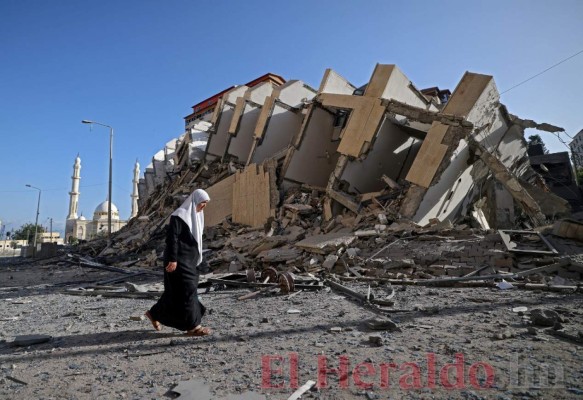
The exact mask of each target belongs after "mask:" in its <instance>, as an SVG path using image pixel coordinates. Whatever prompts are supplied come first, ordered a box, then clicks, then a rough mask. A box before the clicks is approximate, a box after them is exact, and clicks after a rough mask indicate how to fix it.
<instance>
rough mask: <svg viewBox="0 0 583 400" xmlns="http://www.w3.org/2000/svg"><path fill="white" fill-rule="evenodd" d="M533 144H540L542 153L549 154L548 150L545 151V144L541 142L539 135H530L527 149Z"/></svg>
mask: <svg viewBox="0 0 583 400" xmlns="http://www.w3.org/2000/svg"><path fill="white" fill-rule="evenodd" d="M535 144H542V145H543V152H544V153H545V154H549V150H548V149H547V146H545V142H543V139H542V138H541V137H540V135H530V136H529V137H528V147H530V146H533V145H535Z"/></svg>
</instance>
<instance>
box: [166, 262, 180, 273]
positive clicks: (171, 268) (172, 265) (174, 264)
mask: <svg viewBox="0 0 583 400" xmlns="http://www.w3.org/2000/svg"><path fill="white" fill-rule="evenodd" d="M177 266H178V263H177V262H176V261H173V262H172V261H171V262H169V263H168V265H167V266H166V272H174V271H175V270H176V267H177Z"/></svg>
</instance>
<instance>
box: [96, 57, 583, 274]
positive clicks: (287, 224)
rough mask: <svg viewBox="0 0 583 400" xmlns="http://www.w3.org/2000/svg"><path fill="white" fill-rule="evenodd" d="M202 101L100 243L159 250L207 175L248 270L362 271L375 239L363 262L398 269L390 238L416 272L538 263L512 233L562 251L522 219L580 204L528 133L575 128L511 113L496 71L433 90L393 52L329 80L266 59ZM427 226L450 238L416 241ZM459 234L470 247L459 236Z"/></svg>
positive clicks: (124, 253) (216, 247) (235, 254)
mask: <svg viewBox="0 0 583 400" xmlns="http://www.w3.org/2000/svg"><path fill="white" fill-rule="evenodd" d="M274 77H275V78H274ZM194 109H195V110H194V112H193V114H191V115H189V116H187V117H186V118H185V122H186V127H187V129H186V132H185V133H184V134H182V135H180V136H179V137H178V138H176V139H174V140H171V141H170V142H168V143H166V144H165V145H164V147H163V148H162V149H161V150H160V151H158V152H157V153H156V154H155V155H154V157H153V158H152V163H151V164H150V165H149V166H148V167H147V168H146V170H145V172H144V176H143V178H141V179H140V181H139V184H138V189H139V200H138V201H139V212H138V216H137V217H136V218H133V219H132V220H131V221H130V222H129V224H128V226H127V227H126V228H124V229H123V230H122V231H120V232H118V233H116V235H115V236H114V238H113V239H114V240H112V241H111V242H110V243H109V244H108V243H106V241H105V240H102V241H101V242H99V243H98V242H93V243H91V244H88V246H89V247H87V248H86V249H88V250H89V253H90V254H91V255H92V256H99V257H100V258H101V260H102V261H108V262H126V261H127V262H130V261H128V260H132V259H133V260H134V261H131V262H134V263H135V262H137V263H138V265H148V266H153V265H155V264H156V262H157V260H158V259H159V258H160V257H161V256H162V251H163V248H164V243H163V242H164V241H163V238H164V227H165V224H166V222H167V220H168V218H169V216H170V214H171V212H172V211H173V210H174V209H175V208H176V207H178V206H179V205H180V203H181V202H182V201H183V199H184V198H185V196H187V195H188V194H190V193H191V192H192V191H193V190H194V189H196V188H203V189H205V190H206V191H207V192H208V193H209V195H210V197H211V202H210V203H209V205H208V206H207V208H206V209H205V226H206V228H207V229H206V235H207V241H208V250H210V252H211V253H210V257H207V258H209V261H210V263H211V265H213V266H216V267H220V266H226V267H227V268H228V269H229V270H234V271H236V270H238V269H245V268H247V269H249V268H251V269H253V268H255V269H265V267H266V266H269V265H275V266H278V268H279V269H280V270H287V269H290V268H291V270H293V271H295V272H296V273H297V272H315V271H328V272H330V271H333V269H334V268H340V270H342V271H344V270H346V271H350V273H349V274H352V276H356V277H358V276H361V275H362V274H364V272H362V270H361V272H360V273H359V272H358V271H357V270H355V269H354V267H355V264H354V261H351V262H352V263H353V264H352V267H350V265H349V263H347V261H346V260H347V259H346V257H349V258H350V259H354V257H355V254H357V253H358V252H360V251H362V252H363V254H366V253H368V254H367V256H366V257H364V256H362V257H361V258H359V260H360V264H359V265H358V266H359V268H364V267H365V266H366V270H367V271H368V272H367V274H369V273H370V274H378V273H380V272H379V271H376V272H374V271H372V270H370V268H369V267H371V265H372V266H376V267H378V266H382V270H383V271H384V272H383V273H384V274H385V275H383V276H385V277H387V276H389V277H390V276H392V275H390V274H393V273H400V271H401V272H402V271H404V270H398V269H397V270H393V268H395V265H393V264H390V263H388V261H387V260H388V258H387V257H386V256H385V258H384V261H383V262H382V263H380V264H375V261H374V260H375V257H377V258H378V257H382V255H383V253H382V251H381V250H383V249H384V250H386V249H387V248H388V246H392V247H391V253H390V260H392V261H391V262H395V261H396V262H397V267H399V268H405V270H406V271H409V272H411V271H413V270H415V268H413V269H411V268H412V266H418V267H419V268H420V269H419V270H417V272H415V274H417V275H414V276H417V277H424V276H425V277H426V276H427V274H428V273H429V272H428V271H432V272H431V274H434V275H435V274H437V275H441V274H443V271H448V272H447V275H451V274H458V275H456V276H460V275H459V274H460V273H461V272H464V271H465V272H466V273H467V272H468V271H467V270H468V269H471V270H472V271H474V270H475V269H476V268H480V271H483V270H484V268H485V266H489V267H492V268H495V271H498V272H499V271H500V268H506V270H507V272H509V271H512V268H513V266H514V267H515V266H517V265H518V264H524V265H527V264H528V262H526V264H525V261H524V260H517V259H516V257H515V254H514V253H512V252H513V251H514V250H515V249H514V247H512V246H519V247H520V246H522V245H525V246H526V248H530V247H529V246H531V245H533V243H534V242H536V243H537V245H539V246H542V250H541V249H538V251H539V253H537V254H539V255H540V254H543V255H546V256H547V257H549V256H550V255H554V254H556V250H555V249H552V251H550V252H549V250H548V247H550V248H552V245H550V246H548V245H547V241H546V239H545V238H544V237H542V236H539V234H534V235H530V234H527V233H524V232H527V231H528V230H531V229H532V228H536V227H541V226H544V225H547V224H550V223H552V221H554V220H558V219H560V218H563V217H565V216H568V215H569V214H570V208H569V204H568V202H567V201H566V200H564V199H562V198H560V197H558V196H557V195H556V194H554V193H553V192H552V191H551V190H550V189H549V187H548V186H547V184H546V183H545V180H544V179H543V177H542V176H541V174H539V173H537V171H536V170H535V169H534V168H533V167H532V166H531V163H530V161H529V157H528V154H527V143H526V141H525V139H524V131H525V129H527V128H529V129H539V130H543V131H549V132H560V131H562V128H559V127H556V126H553V125H550V124H546V123H542V124H539V123H536V122H534V121H532V120H527V119H522V118H519V117H517V116H515V115H512V114H511V113H509V112H508V110H507V108H506V107H505V106H504V105H503V104H502V103H500V95H499V92H498V90H497V88H496V84H495V82H494V79H493V77H492V76H489V75H483V74H477V73H472V72H466V73H465V74H464V75H463V76H462V78H461V80H460V82H459V83H458V85H457V86H456V88H455V89H454V90H453V92H450V91H449V90H447V89H439V88H437V87H434V88H429V89H423V90H420V89H418V88H417V87H416V86H415V85H414V84H413V83H412V82H411V81H410V79H409V78H408V77H407V76H406V75H405V74H404V73H403V72H402V71H401V70H400V69H399V68H398V67H397V66H396V65H386V64H378V65H376V67H375V68H374V71H373V73H372V75H371V77H370V79H369V81H368V83H366V84H365V85H360V86H356V85H354V84H352V83H350V82H348V81H347V80H346V79H345V78H343V77H342V76H341V75H340V74H338V73H337V72H335V71H333V70H331V69H328V70H326V71H325V73H324V76H323V78H322V80H321V82H320V85H319V87H318V88H317V89H316V88H312V87H310V86H309V85H308V84H306V83H304V82H302V81H300V80H289V81H285V80H283V78H281V77H279V76H277V75H273V74H266V75H264V76H262V77H260V78H258V79H256V80H254V81H252V82H250V83H248V84H245V85H241V86H233V87H230V88H228V89H225V90H223V91H222V92H219V93H218V94H217V95H215V96H213V97H211V98H210V99H209V100H205V101H204V102H201V103H199V105H197V106H195V107H194ZM571 228H572V227H571V226H566V225H565V226H563V228H562V229H563V231H567V230H569V232H571V231H573V232H575V231H574V230H573V229H575V228H573V229H571ZM493 229H498V230H509V229H526V230H527V231H520V232H519V233H516V234H514V233H513V234H507V235H506V236H504V235H503V234H500V235H497V234H495V235H492V233H493V232H494V231H492V230H493ZM577 229H578V226H577ZM428 232H429V233H433V234H436V233H437V235H436V236H435V238H434V239H431V240H435V241H436V242H433V243H431V241H428V242H421V243H424V244H420V245H419V246H417V247H418V248H416V249H412V248H410V247H408V244H406V243H405V242H408V243H411V239H415V238H417V237H418V236H419V235H421V237H425V236H424V235H426V234H427V233H428ZM577 232H578V231H577ZM582 233H583V232H582ZM440 235H446V236H440ZM488 235H489V236H488ZM493 236H495V239H492V237H493ZM575 236H577V235H575ZM504 237H507V239H508V240H506V242H504V240H503V239H504ZM581 237H583V235H581ZM403 238H405V239H403ZM468 238H470V239H468ZM391 240H392V241H391ZM395 240H396V242H399V241H401V242H400V244H395V243H396V242H395ZM423 240H430V239H427V237H425V239H423ZM480 240H488V241H489V242H488V245H487V246H483V245H482V244H479V243H475V242H476V241H478V242H479V241H480ZM513 240H514V242H513ZM456 241H467V242H468V243H467V247H464V246H461V247H460V246H454V245H450V244H448V243H449V242H452V243H453V242H456ZM404 243H405V244H404ZM505 243H506V251H505V250H504V248H505V247H504V246H505ZM512 243H514V244H512ZM517 243H518V244H517ZM418 244H419V243H418ZM385 245H386V246H385ZM351 246H352V247H354V249H352V250H351V251H350V252H349V251H348V250H350V248H351ZM535 247H536V246H535ZM377 248H381V250H377ZM565 248H567V249H568V246H567V247H565ZM529 251H530V250H528V251H526V253H527V254H529ZM536 251H537V250H533V252H534V253H536ZM541 251H542V253H541ZM346 254H350V256H347V255H346ZM207 256H208V254H207ZM325 256H326V257H325ZM373 256H374V257H373ZM411 257H412V259H411V260H409V261H406V260H405V259H408V258H411ZM136 258H138V260H136ZM390 260H389V261H390ZM405 261H406V262H405ZM537 262H540V260H539V261H537ZM549 262H552V260H551V261H549ZM371 263H372V264H371ZM403 263H404V264H403ZM565 265H566V264H561V268H562V267H564V266H565ZM569 265H570V264H569ZM376 267H375V268H376ZM446 267H447V268H446ZM375 268H373V270H374V269H375ZM387 268H388V269H389V270H390V271H389V270H387ZM444 268H445V269H444ZM574 268H575V271H574V272H573V271H571V272H570V273H574V274H576V275H577V277H579V275H578V274H579V273H580V272H581V271H580V268H581V267H580V266H576V267H574ZM567 272H569V271H567ZM347 273H348V272H347ZM387 274H388V275H387ZM375 276H378V275H375Z"/></svg>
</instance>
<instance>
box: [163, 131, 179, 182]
mask: <svg viewBox="0 0 583 400" xmlns="http://www.w3.org/2000/svg"><path fill="white" fill-rule="evenodd" d="M177 143H178V138H176V139H172V140H170V141H169V142H168V143H166V145H165V146H164V161H165V164H166V174H171V173H173V172H174V166H175V164H176V160H175V158H176V145H177Z"/></svg>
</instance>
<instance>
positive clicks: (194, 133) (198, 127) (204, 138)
mask: <svg viewBox="0 0 583 400" xmlns="http://www.w3.org/2000/svg"><path fill="white" fill-rule="evenodd" d="M211 127H212V124H211V123H210V122H207V121H202V120H201V121H198V122H197V123H196V124H194V126H193V127H192V128H190V130H189V132H188V134H187V136H188V164H189V165H193V164H196V163H198V162H200V161H202V160H204V159H205V151H206V149H207V148H208V146H209V138H210V136H211V132H210V130H211Z"/></svg>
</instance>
